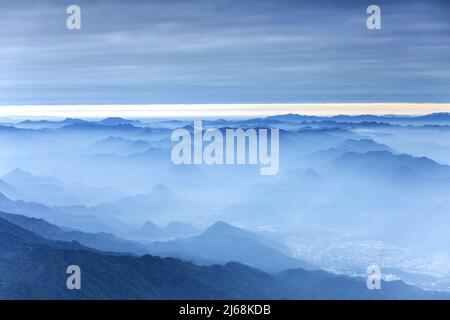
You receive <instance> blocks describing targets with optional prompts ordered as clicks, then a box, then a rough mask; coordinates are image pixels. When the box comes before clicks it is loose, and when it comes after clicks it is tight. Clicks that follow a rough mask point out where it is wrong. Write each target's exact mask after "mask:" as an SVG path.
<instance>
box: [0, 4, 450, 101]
mask: <svg viewBox="0 0 450 320" xmlns="http://www.w3.org/2000/svg"><path fill="white" fill-rule="evenodd" d="M0 3H1V7H0V49H1V50H0V104H3V105H11V104H96V103H98V104H102V103H109V104H111V103H118V104H119V103H128V104H135V103H275V102H352V101H357V102H450V90H449V88H450V58H449V57H450V1H415V0H409V1H392V0H389V1H372V0H371V1H364V0H363V1H361V0H359V1H356V0H355V1H331V0H330V1H308V2H306V1H299V0H297V1H287V0H285V1H282V0H236V1H234V0H198V1H195V0H190V1H178V0H171V1H137V0H134V1H118V0H117V1H93V0H89V1H80V0H71V1H61V0H59V1H56V0H55V1H45V0H33V1H31V0H20V1H13V0H11V1H0ZM70 4H77V5H79V6H80V7H81V10H82V30H79V31H70V30H67V28H66V25H65V23H66V18H67V16H68V15H67V14H66V12H65V11H66V7H67V6H68V5H70ZM370 4H378V5H379V6H380V7H381V9H382V27H383V29H382V30H379V31H370V30H368V29H367V28H366V19H367V14H366V8H367V6H368V5H370Z"/></svg>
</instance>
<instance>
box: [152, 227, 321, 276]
mask: <svg viewBox="0 0 450 320" xmlns="http://www.w3.org/2000/svg"><path fill="white" fill-rule="evenodd" d="M275 246H276V245H270V243H269V241H268V240H266V239H263V238H262V237H259V236H258V235H256V234H254V233H252V232H249V231H246V230H243V229H239V228H236V227H233V226H231V225H229V224H227V223H224V222H216V223H215V224H213V225H212V226H211V227H209V228H208V229H206V230H205V231H204V232H203V233H202V234H200V235H198V236H194V237H190V238H186V239H175V240H172V241H165V242H161V241H158V242H154V243H152V244H151V245H150V246H149V249H150V251H151V252H152V253H154V254H158V253H167V252H170V253H176V252H178V253H183V254H187V255H190V256H194V257H198V258H202V259H207V260H212V261H219V262H226V261H237V262H240V263H244V264H246V265H249V266H252V267H255V268H259V269H262V270H265V271H270V272H276V271H281V270H285V269H289V268H304V269H308V270H312V269H315V267H314V266H312V265H310V264H308V263H306V262H304V261H301V260H298V259H294V258H291V257H289V256H286V255H285V254H283V253H281V252H280V251H278V250H276V249H275V248H274V247H275Z"/></svg>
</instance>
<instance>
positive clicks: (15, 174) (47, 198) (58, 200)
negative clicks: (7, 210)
mask: <svg viewBox="0 0 450 320" xmlns="http://www.w3.org/2000/svg"><path fill="white" fill-rule="evenodd" d="M2 179H3V180H4V181H6V182H7V183H8V184H10V185H11V186H13V187H14V189H15V192H14V193H10V192H7V193H6V194H7V195H10V196H11V197H13V198H14V199H19V198H20V199H23V200H27V201H42V202H44V203H45V204H48V205H74V204H79V203H80V199H78V198H77V197H76V196H74V195H72V194H71V193H70V192H69V191H67V190H66V189H65V188H64V186H63V183H62V182H61V181H59V180H58V179H56V178H54V177H47V176H35V175H32V174H31V173H29V172H27V171H24V170H22V169H19V168H17V169H14V170H13V171H11V172H9V173H7V174H5V175H4V176H2Z"/></svg>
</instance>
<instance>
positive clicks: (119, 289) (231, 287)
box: [0, 218, 446, 299]
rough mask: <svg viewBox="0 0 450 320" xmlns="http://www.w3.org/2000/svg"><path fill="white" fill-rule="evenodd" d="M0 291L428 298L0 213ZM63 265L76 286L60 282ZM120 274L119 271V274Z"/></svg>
mask: <svg viewBox="0 0 450 320" xmlns="http://www.w3.org/2000/svg"><path fill="white" fill-rule="evenodd" d="M0 238H1V239H2V241H1V242H0V270H2V272H1V273H0V299H244V298H245V299H317V298H319V299H320V298H323V299H361V298H362V299H365V298H366V299H427V298H428V299H431V298H445V297H446V296H445V295H440V294H435V293H429V292H426V291H423V290H420V289H417V288H414V287H411V286H408V285H405V284H404V283H402V282H393V283H385V282H383V284H382V289H381V290H368V289H367V288H366V285H365V282H364V281H362V280H361V279H350V278H345V277H339V276H334V275H330V274H327V273H325V272H309V271H305V270H302V269H297V270H289V271H285V272H282V273H279V274H268V273H264V272H262V271H259V270H256V269H253V268H250V267H247V266H244V265H241V264H238V263H228V264H226V265H224V266H218V265H215V266H210V267H200V266H196V265H193V264H191V263H187V262H183V261H180V260H177V259H173V258H164V259H162V258H158V257H153V256H149V255H147V256H143V257H131V256H123V255H111V254H106V253H102V252H99V251H95V250H92V249H89V248H86V247H82V246H81V245H79V244H77V243H67V242H58V241H52V240H47V239H44V238H42V237H40V236H38V235H35V234H33V233H31V232H29V231H27V230H25V229H22V228H20V227H18V226H16V225H14V224H12V223H10V222H8V221H6V220H4V219H3V218H0ZM69 265H78V266H79V267H80V269H81V279H82V280H81V281H82V282H81V285H82V288H81V290H68V289H67V287H66V280H67V274H66V273H65V271H66V269H67V267H68V266H69ZM124 275H126V276H124Z"/></svg>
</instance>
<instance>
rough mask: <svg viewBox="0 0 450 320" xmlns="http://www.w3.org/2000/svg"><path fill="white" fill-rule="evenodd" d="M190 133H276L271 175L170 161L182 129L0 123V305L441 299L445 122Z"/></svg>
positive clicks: (448, 286) (445, 260)
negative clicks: (370, 270) (72, 277)
mask: <svg viewBox="0 0 450 320" xmlns="http://www.w3.org/2000/svg"><path fill="white" fill-rule="evenodd" d="M203 124H204V127H205V128H204V129H205V130H207V129H208V128H212V127H214V128H221V129H225V128H279V129H280V170H279V172H278V174H277V175H275V176H263V175H260V174H259V168H258V166H255V165H240V166H239V165H234V166H233V165H229V166H215V165H211V166H208V165H174V164H173V163H172V162H171V158H170V152H171V148H172V146H173V144H174V142H172V141H171V139H170V136H171V133H172V132H173V129H175V128H186V129H187V130H193V128H192V121H191V120H175V119H148V118H142V119H122V118H106V119H73V118H67V119H50V120H48V119H47V120H35V119H34V120H33V119H3V120H2V124H1V126H0V146H1V150H2V154H1V161H0V170H1V173H2V176H1V180H0V192H1V195H0V211H1V213H0V239H1V241H0V298H2V299H447V298H449V297H450V267H449V266H450V263H449V259H450V247H449V246H448V243H449V241H448V240H449V238H448V225H449V223H450V221H449V214H448V212H449V209H450V207H449V202H448V198H449V194H450V166H449V165H448V163H450V152H449V150H450V142H449V141H450V139H449V136H450V115H449V114H446V113H440V114H430V115H426V116H416V117H411V116H371V115H362V116H332V117H319V116H317V117H315V116H301V115H295V114H286V115H279V116H271V117H266V118H254V119H228V120H221V119H215V120H213V119H210V120H207V121H204V122H203ZM374 264H375V265H378V266H379V267H380V268H381V271H382V277H383V281H382V284H381V289H380V290H369V289H368V288H367V286H366V278H367V274H366V268H367V267H368V266H370V265H374ZM69 265H78V266H79V267H80V268H81V270H82V273H81V274H82V289H81V290H68V289H67V287H66V279H67V277H68V275H67V274H66V268H67V266H69Z"/></svg>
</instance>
